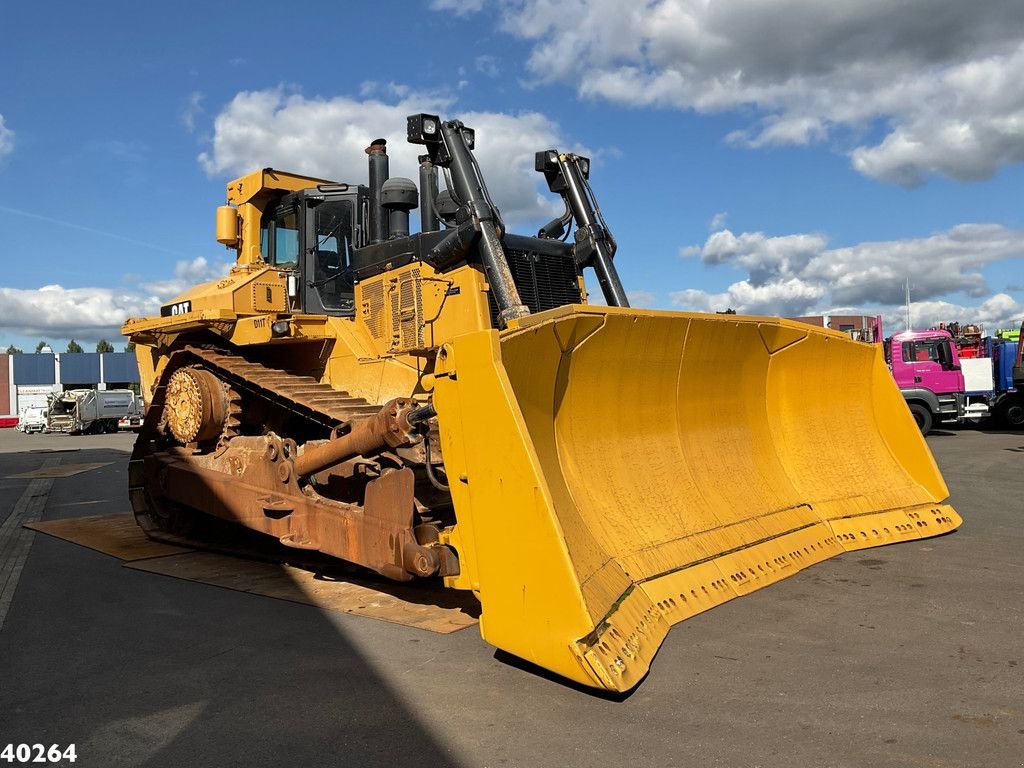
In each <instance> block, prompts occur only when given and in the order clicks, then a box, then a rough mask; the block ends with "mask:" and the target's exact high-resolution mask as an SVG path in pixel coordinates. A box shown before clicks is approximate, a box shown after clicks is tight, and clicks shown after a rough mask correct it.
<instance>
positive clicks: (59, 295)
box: [0, 256, 229, 341]
mask: <svg viewBox="0 0 1024 768" xmlns="http://www.w3.org/2000/svg"><path fill="white" fill-rule="evenodd" d="M228 266H229V265H227V264H223V265H210V264H209V263H208V262H207V260H206V259H205V258H203V257H202V256H200V257H197V258H195V259H192V260H190V261H179V262H178V263H177V264H176V265H175V268H174V273H175V277H174V278H173V279H171V280H163V281H155V282H142V283H138V284H137V285H126V286H125V287H123V288H120V289H114V288H65V287H64V286H61V285H45V286H43V287H42V288H2V287H0V329H2V330H7V331H13V332H16V333H19V334H23V335H26V336H44V337H49V338H75V339H78V340H79V341H96V340H99V339H101V338H106V339H112V338H116V337H118V336H120V333H121V331H120V329H121V325H122V324H123V323H124V321H125V320H127V319H128V318H129V317H146V316H150V315H155V314H158V313H159V311H160V305H161V304H165V303H167V302H168V301H169V300H170V299H172V298H174V296H176V295H177V294H179V293H181V292H182V291H184V290H185V289H186V288H190V287H192V286H194V285H196V284H198V283H201V282H206V281H208V280H216V279H217V278H218V277H220V276H222V275H224V274H226V273H227V270H228ZM133 282H134V281H133Z"/></svg>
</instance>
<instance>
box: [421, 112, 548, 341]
mask: <svg viewBox="0 0 1024 768" xmlns="http://www.w3.org/2000/svg"><path fill="white" fill-rule="evenodd" d="M408 123H409V134H408V136H409V141H410V142H411V143H413V144H424V145H426V147H427V152H428V153H429V155H430V160H431V162H432V163H433V164H434V165H438V166H440V167H442V168H444V169H446V170H447V171H448V173H449V176H450V178H451V186H452V189H451V190H450V191H451V193H452V196H453V197H454V198H455V200H456V202H457V203H459V205H460V207H461V209H462V210H461V212H460V213H463V212H464V215H466V216H467V220H466V223H465V224H463V225H462V226H460V227H459V228H457V229H456V230H455V231H453V232H452V233H451V234H450V235H449V236H448V237H447V238H446V239H445V240H444V241H442V242H441V243H439V244H438V246H437V249H438V250H439V251H441V252H442V253H444V252H447V251H449V250H452V251H454V250H458V249H461V248H465V247H466V246H467V244H469V243H471V242H473V241H476V242H478V243H479V248H480V258H481V261H483V265H484V271H485V274H486V276H487V282H488V284H489V285H490V288H491V292H492V293H493V294H494V299H495V302H496V303H497V305H498V322H499V324H500V325H501V326H502V327H505V325H506V324H507V323H508V321H509V320H513V319H516V318H520V317H524V316H526V315H528V314H530V310H529V308H528V307H527V306H526V305H525V304H523V302H522V299H520V297H519V290H518V289H517V288H516V284H515V282H514V281H513V279H512V271H511V270H510V269H509V266H508V259H507V258H506V256H505V250H504V248H502V245H501V236H502V234H503V233H504V224H503V223H502V221H501V214H499V213H498V209H497V207H495V205H494V203H493V202H492V201H491V196H490V194H489V193H488V191H487V185H486V184H485V183H484V179H483V175H482V174H481V173H480V166H479V165H477V162H476V158H474V157H473V151H472V149H473V144H474V140H475V136H474V133H473V131H472V129H470V128H467V127H466V126H465V125H463V124H462V123H461V122H460V121H459V120H447V121H445V122H442V121H441V120H440V119H439V118H437V117H436V116H434V115H411V116H410V117H409V120H408ZM470 229H472V232H470Z"/></svg>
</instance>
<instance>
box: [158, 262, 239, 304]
mask: <svg viewBox="0 0 1024 768" xmlns="http://www.w3.org/2000/svg"><path fill="white" fill-rule="evenodd" d="M230 269H231V262H224V263H222V264H210V263H209V262H208V261H207V260H206V257H204V256H196V257H195V258H194V259H192V260H191V261H179V262H177V263H176V264H175V265H174V277H173V278H171V279H168V280H158V281H155V282H143V283H140V285H139V287H140V288H142V289H143V290H145V291H147V292H149V293H153V294H156V295H157V296H159V297H161V298H163V299H165V300H168V299H172V298H174V297H175V296H177V295H178V294H179V293H183V292H184V291H186V290H188V289H189V288H191V287H192V286H194V285H198V284H199V283H206V282H209V281H210V280H216V279H218V278H221V277H224V276H225V275H226V274H227V273H228V270H230Z"/></svg>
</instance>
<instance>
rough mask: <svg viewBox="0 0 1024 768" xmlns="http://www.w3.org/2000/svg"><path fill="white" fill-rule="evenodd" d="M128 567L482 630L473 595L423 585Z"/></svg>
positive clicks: (271, 571) (177, 565) (179, 561)
mask: <svg viewBox="0 0 1024 768" xmlns="http://www.w3.org/2000/svg"><path fill="white" fill-rule="evenodd" d="M127 567H128V568H133V569H136V570H140V571H148V572H149V573H159V574H163V575H165V576H175V577H177V578H179V579H188V580H189V581H198V582H201V583H203V584H213V585H216V586H218V587H225V588H227V589H237V590H239V591H241V592H249V593H252V594H256V595H264V596H266V597H274V598H278V599H280V600H291V601H293V602H296V603H305V604H307V605H314V606H316V607H318V608H322V609H324V610H327V611H338V612H341V613H352V614H356V615H359V616H366V617H368V618H372V619H379V620H381V621H389V622H392V623H394V624H403V625H405V626H407V627H416V628H418V629H426V630H429V631H431V632H441V633H450V632H457V631H458V630H460V629H465V628H466V627H469V626H473V625H474V624H476V623H477V617H478V615H479V612H478V607H479V606H478V603H477V602H476V600H475V599H474V598H473V597H472V595H470V594H468V593H466V592H460V591H455V590H450V589H445V588H444V587H441V586H434V585H432V584H429V583H425V582H422V581H421V582H415V583H409V584H400V583H397V582H383V581H381V582H377V581H372V580H370V579H365V580H363V579H354V578H353V577H352V576H351V575H349V574H344V575H340V576H331V575H329V574H325V573H315V572H312V571H308V570H305V569H302V568H295V567H292V566H289V565H284V564H280V563H266V562H261V561H257V560H245V559H242V558H238V557H232V556H229V555H219V554H215V553H212V552H191V553H188V554H184V555H176V556H174V557H161V558H159V559H155V560H141V561H136V562H133V563H128V564H127Z"/></svg>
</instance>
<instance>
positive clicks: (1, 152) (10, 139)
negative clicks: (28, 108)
mask: <svg viewBox="0 0 1024 768" xmlns="http://www.w3.org/2000/svg"><path fill="white" fill-rule="evenodd" d="M13 151H14V131H12V130H11V129H10V128H8V127H7V126H6V125H4V116H3V115H0V159H2V158H3V157H5V156H6V155H9V154H11V152H13Z"/></svg>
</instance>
